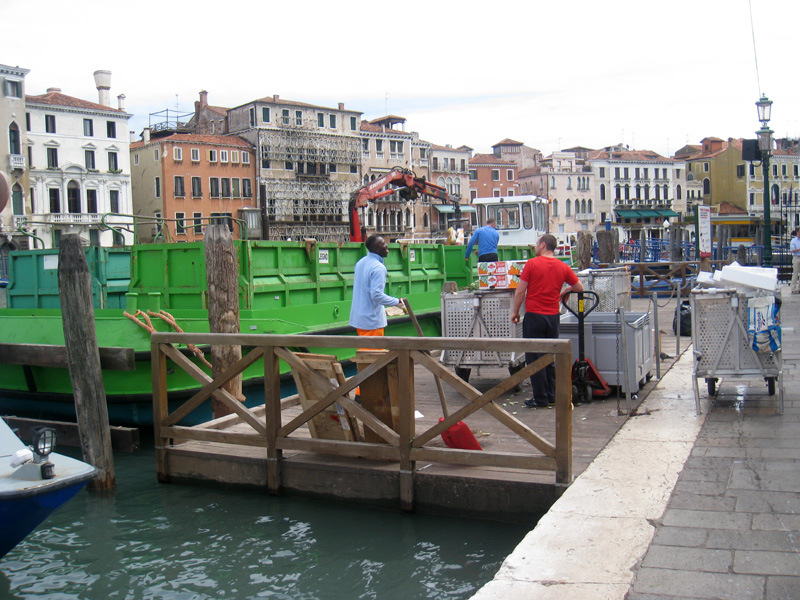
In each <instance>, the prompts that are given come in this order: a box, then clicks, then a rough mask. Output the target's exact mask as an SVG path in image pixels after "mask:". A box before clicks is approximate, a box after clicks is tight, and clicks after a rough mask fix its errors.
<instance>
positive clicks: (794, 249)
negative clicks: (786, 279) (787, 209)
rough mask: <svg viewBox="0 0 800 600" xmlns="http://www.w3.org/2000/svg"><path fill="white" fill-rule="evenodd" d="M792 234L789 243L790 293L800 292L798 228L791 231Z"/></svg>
mask: <svg viewBox="0 0 800 600" xmlns="http://www.w3.org/2000/svg"><path fill="white" fill-rule="evenodd" d="M792 235H793V236H794V237H793V238H792V241H791V242H790V243H789V250H790V251H791V253H792V283H791V286H792V293H793V294H797V293H800V228H798V229H795V230H794V231H793V232H792Z"/></svg>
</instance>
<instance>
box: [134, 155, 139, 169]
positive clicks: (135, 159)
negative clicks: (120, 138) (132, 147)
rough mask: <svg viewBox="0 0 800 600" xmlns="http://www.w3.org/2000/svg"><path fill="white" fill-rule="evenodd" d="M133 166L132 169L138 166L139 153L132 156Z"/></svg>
mask: <svg viewBox="0 0 800 600" xmlns="http://www.w3.org/2000/svg"><path fill="white" fill-rule="evenodd" d="M133 166H134V167H138V166H139V153H138V152H137V153H136V154H134V155H133Z"/></svg>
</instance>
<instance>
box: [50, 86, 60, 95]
mask: <svg viewBox="0 0 800 600" xmlns="http://www.w3.org/2000/svg"><path fill="white" fill-rule="evenodd" d="M54 92H57V93H59V94H60V93H61V88H57V87H51V88H47V93H48V94H52V93H54Z"/></svg>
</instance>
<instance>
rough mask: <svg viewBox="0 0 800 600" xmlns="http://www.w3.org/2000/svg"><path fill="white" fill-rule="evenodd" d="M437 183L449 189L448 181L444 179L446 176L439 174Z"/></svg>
mask: <svg viewBox="0 0 800 600" xmlns="http://www.w3.org/2000/svg"><path fill="white" fill-rule="evenodd" d="M436 183H437V184H438V185H439V187H443V188H445V189H447V182H446V181H445V180H444V177H442V176H441V175H440V176H439V179H438V180H437V181H436Z"/></svg>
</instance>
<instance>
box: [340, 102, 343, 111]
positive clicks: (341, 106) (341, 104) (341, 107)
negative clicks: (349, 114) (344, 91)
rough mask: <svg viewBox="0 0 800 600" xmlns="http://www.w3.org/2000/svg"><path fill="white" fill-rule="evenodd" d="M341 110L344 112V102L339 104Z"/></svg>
mask: <svg viewBox="0 0 800 600" xmlns="http://www.w3.org/2000/svg"><path fill="white" fill-rule="evenodd" d="M339 110H344V102H339Z"/></svg>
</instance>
